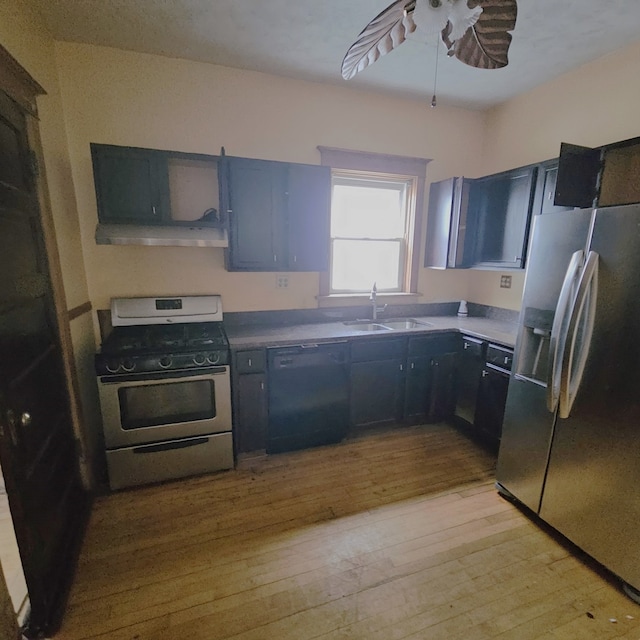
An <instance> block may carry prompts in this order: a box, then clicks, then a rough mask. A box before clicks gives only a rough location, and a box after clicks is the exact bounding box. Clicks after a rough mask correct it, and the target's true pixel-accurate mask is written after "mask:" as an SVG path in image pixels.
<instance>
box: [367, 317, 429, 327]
mask: <svg viewBox="0 0 640 640" xmlns="http://www.w3.org/2000/svg"><path fill="white" fill-rule="evenodd" d="M380 322H381V323H382V324H383V325H384V326H385V327H389V329H419V328H420V327H432V326H433V325H432V324H431V323H430V322H423V321H422V320H415V319H414V318H389V320H381V321H380Z"/></svg>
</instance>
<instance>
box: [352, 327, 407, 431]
mask: <svg viewBox="0 0 640 640" xmlns="http://www.w3.org/2000/svg"><path fill="white" fill-rule="evenodd" d="M405 358H406V339H405V338H383V339H382V338H377V339H373V340H358V341H354V342H353V343H352V344H351V371H350V375H349V386H350V401H349V416H350V423H351V426H352V427H363V426H368V425H377V424H382V423H389V422H398V421H400V420H402V412H403V411H402V410H403V398H404V381H405V372H404V363H405Z"/></svg>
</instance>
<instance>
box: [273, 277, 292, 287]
mask: <svg viewBox="0 0 640 640" xmlns="http://www.w3.org/2000/svg"><path fill="white" fill-rule="evenodd" d="M288 287H289V276H283V275H281V274H278V275H277V276H276V289H287V288H288Z"/></svg>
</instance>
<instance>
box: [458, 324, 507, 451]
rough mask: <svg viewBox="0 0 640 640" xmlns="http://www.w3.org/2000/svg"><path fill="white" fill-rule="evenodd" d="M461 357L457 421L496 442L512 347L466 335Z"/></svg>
mask: <svg viewBox="0 0 640 640" xmlns="http://www.w3.org/2000/svg"><path fill="white" fill-rule="evenodd" d="M462 342H463V349H462V352H461V355H460V358H459V361H458V371H457V389H456V408H455V422H456V424H458V425H461V426H463V427H466V428H468V429H469V430H470V431H471V432H473V433H475V434H477V435H478V436H480V437H481V438H482V439H483V440H484V441H486V442H488V443H489V444H491V445H495V446H497V445H498V444H499V442H500V437H501V436H502V421H503V418H504V408H505V404H506V401H507V391H508V389H509V376H510V371H511V364H512V361H513V349H509V348H507V347H502V346H499V345H496V344H487V343H485V342H483V341H482V340H479V339H477V338H471V337H464V338H463V341H462Z"/></svg>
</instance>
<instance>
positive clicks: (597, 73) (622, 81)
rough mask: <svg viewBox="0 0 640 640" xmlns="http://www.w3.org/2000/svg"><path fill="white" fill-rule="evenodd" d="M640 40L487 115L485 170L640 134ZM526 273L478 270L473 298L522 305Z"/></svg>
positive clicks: (471, 289)
mask: <svg viewBox="0 0 640 640" xmlns="http://www.w3.org/2000/svg"><path fill="white" fill-rule="evenodd" d="M638 78H640V43H637V44H634V45H632V46H630V47H627V48H625V49H623V50H621V51H619V52H616V53H613V54H610V55H608V56H605V57H603V58H600V59H599V60H596V61H594V62H591V63H589V64H586V65H584V66H583V67H581V68H579V69H576V70H575V71H572V72H570V73H567V74H564V75H562V76H560V77H558V78H556V79H555V80H553V81H551V82H548V83H546V84H544V85H542V86H540V87H538V88H536V89H534V90H533V91H530V92H528V93H526V94H524V95H521V96H519V97H517V98H515V99H513V100H510V101H509V102H507V103H505V104H503V105H501V106H499V107H496V108H495V109H492V110H491V111H489V112H488V113H487V126H486V131H485V147H484V160H485V167H486V171H485V172H486V173H493V172H495V171H502V170H504V169H509V168H511V167H517V166H521V165H525V164H530V163H533V162H539V161H541V160H546V159H548V158H554V157H557V156H558V153H559V151H560V143H561V142H571V143H573V144H581V145H585V146H594V147H595V146H600V145H603V144H607V143H609V142H616V141H618V140H625V139H627V138H634V137H636V136H640V119H639V118H638V105H640V81H638ZM523 283H524V277H523V276H522V275H520V276H516V277H514V279H513V287H512V289H510V290H501V289H500V273H498V272H480V271H475V272H474V273H473V274H470V278H469V294H468V295H469V299H470V300H472V301H475V302H483V303H486V304H494V305H496V306H502V307H506V308H511V309H519V307H520V297H521V296H522V284H523Z"/></svg>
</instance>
